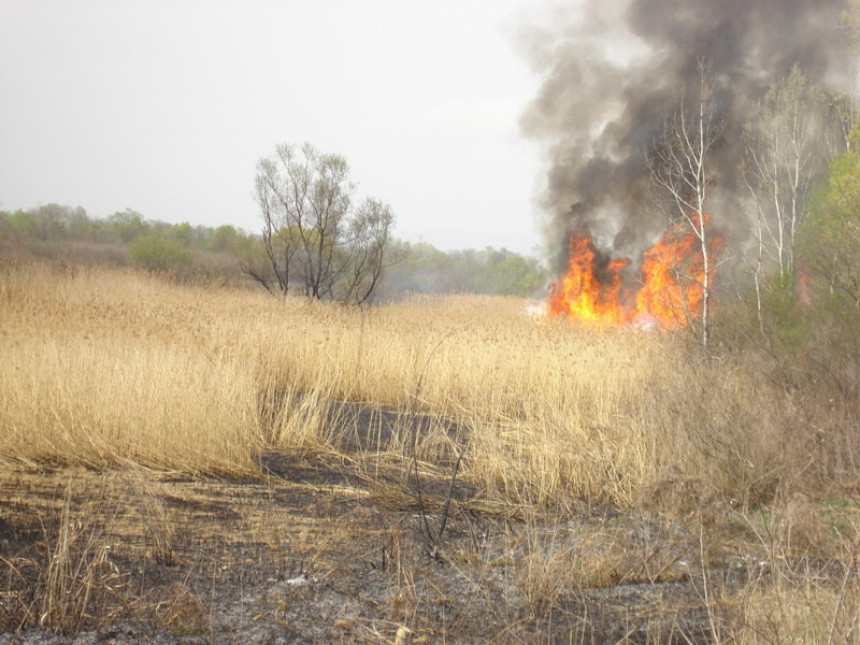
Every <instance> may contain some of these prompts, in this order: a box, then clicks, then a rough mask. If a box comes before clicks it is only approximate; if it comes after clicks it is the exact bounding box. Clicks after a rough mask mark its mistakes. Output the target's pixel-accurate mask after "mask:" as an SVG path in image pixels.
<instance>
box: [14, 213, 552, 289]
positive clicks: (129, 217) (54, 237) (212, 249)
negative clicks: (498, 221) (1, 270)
mask: <svg viewBox="0 0 860 645" xmlns="http://www.w3.org/2000/svg"><path fill="white" fill-rule="evenodd" d="M0 244H6V245H8V248H13V247H14V248H15V249H17V250H18V251H22V252H27V251H30V252H33V253H39V254H42V255H51V256H56V255H57V254H58V253H60V251H62V253H61V254H62V255H63V256H64V257H75V258H80V259H82V260H89V261H95V260H97V259H99V258H102V259H104V258H105V257H110V258H112V259H113V260H115V261H117V262H122V263H127V264H128V265H130V266H134V267H138V268H141V269H146V270H153V271H164V272H169V273H172V274H175V275H179V276H189V277H200V276H202V277H204V278H206V277H210V278H218V279H228V280H230V281H233V282H240V281H244V282H246V281H247V276H248V274H247V272H245V273H243V272H242V267H246V268H252V270H254V271H257V272H260V273H261V274H263V275H265V276H266V277H265V278H264V279H266V280H272V281H273V282H272V283H273V284H274V285H277V278H276V276H275V275H274V271H273V270H272V269H271V268H270V267H267V264H268V262H269V257H268V251H267V249H266V244H265V240H264V235H263V234H260V233H252V232H248V231H245V230H243V229H241V228H238V227H235V226H232V225H229V224H228V225H222V226H217V227H211V226H205V225H196V226H195V225H192V224H190V223H188V222H182V223H180V224H170V223H167V222H163V221H160V220H156V219H148V218H146V217H145V216H144V215H143V214H142V213H140V212H138V211H136V210H133V209H130V208H128V209H125V210H123V211H118V212H116V213H113V214H111V215H108V216H107V217H103V218H98V217H91V216H90V215H88V213H87V211H86V210H85V209H84V208H82V207H80V206H68V205H63V204H54V203H51V204H44V205H41V206H38V207H34V208H29V209H21V210H16V211H3V210H0ZM386 249H387V252H388V254H389V255H388V256H387V257H388V259H390V262H389V263H388V264H386V266H385V271H384V272H383V274H382V275H381V276H379V278H378V283H377V284H376V286H375V288H374V290H373V294H374V300H375V301H376V302H382V301H391V300H397V299H400V298H402V297H404V296H405V295H407V294H409V293H476V294H487V295H504V296H517V297H529V296H533V295H535V294H536V293H539V292H540V290H541V288H542V287H543V285H544V284H545V283H546V281H547V276H546V274H545V271H544V270H543V269H542V268H541V266H540V264H539V262H538V261H537V260H536V259H534V258H531V257H526V256H523V255H520V254H517V253H514V252H512V251H508V250H507V249H494V248H491V247H486V248H484V249H480V250H475V249H466V250H453V251H442V250H440V249H437V248H435V247H434V246H432V245H430V244H427V243H423V242H420V243H410V242H407V241H404V240H400V239H398V238H396V237H391V238H390V239H388V241H387V244H386ZM109 251H110V252H112V254H111V255H108V252H109ZM395 260H396V261H395ZM212 267H214V269H213V268H212ZM267 270H268V271H269V272H270V273H265V272H266V271H267ZM252 279H253V278H252ZM255 282H256V280H255ZM275 288H276V289H277V286H276V287H275ZM294 292H295V293H296V294H300V295H304V290H303V289H299V288H296V289H295V290H294ZM353 301H354V300H353Z"/></svg>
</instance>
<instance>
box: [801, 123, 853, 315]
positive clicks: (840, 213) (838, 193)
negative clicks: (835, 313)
mask: <svg viewBox="0 0 860 645" xmlns="http://www.w3.org/2000/svg"><path fill="white" fill-rule="evenodd" d="M858 136H860V130H858V128H857V127H855V130H854V132H853V133H852V139H855V140H856V139H857V138H858ZM857 147H858V146H857V145H854V146H853V148H852V149H851V150H849V151H848V152H846V153H844V154H842V155H840V156H839V157H837V158H836V159H834V160H833V162H832V163H831V164H830V169H829V171H828V177H827V181H826V183H825V185H824V186H822V187H821V188H820V189H819V190H818V191H816V193H815V194H814V195H813V198H812V201H811V212H810V215H809V217H808V219H807V221H806V222H805V224H804V226H803V227H802V228H801V229H800V233H799V251H800V256H801V259H802V262H803V264H804V265H805V266H806V267H808V268H809V269H811V270H812V271H813V272H815V273H816V274H817V275H819V276H821V277H822V278H824V279H825V280H826V281H827V283H828V286H829V288H830V289H832V290H838V291H842V292H843V293H844V294H846V295H847V296H849V297H850V298H852V299H853V300H854V302H855V303H856V304H857V306H858V307H860V253H858V249H860V154H858V153H857V152H856V150H857Z"/></svg>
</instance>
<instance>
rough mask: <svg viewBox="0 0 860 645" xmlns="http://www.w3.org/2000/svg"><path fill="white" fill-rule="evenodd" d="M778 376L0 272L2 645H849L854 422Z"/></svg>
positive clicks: (611, 339)
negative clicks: (83, 639) (84, 641)
mask: <svg viewBox="0 0 860 645" xmlns="http://www.w3.org/2000/svg"><path fill="white" fill-rule="evenodd" d="M779 370H780V367H779V365H778V364H777V363H776V362H775V361H773V360H772V359H771V357H769V355H768V353H767V352H765V351H755V348H754V347H752V348H751V347H744V348H743V350H740V349H738V348H733V347H721V348H717V350H716V355H715V356H709V357H705V356H703V355H702V354H701V351H700V350H699V349H698V348H697V346H696V345H695V343H690V342H689V339H688V338H687V336H685V335H684V334H683V333H682V332H678V333H673V334H663V333H654V332H651V333H642V332H635V331H632V330H629V329H614V328H613V329H595V328H587V327H582V326H575V325H571V324H568V323H567V322H565V321H564V320H548V319H536V318H534V317H533V316H530V315H528V314H527V313H526V311H525V308H524V304H523V302H522V301H521V300H516V299H510V300H507V299H500V298H481V297H475V296H462V297H444V298H443V297H422V298H415V299H414V300H412V301H410V302H405V303H400V304H394V305H387V306H384V307H379V308H373V309H354V308H349V307H341V306H338V305H332V304H324V303H311V302H307V301H304V300H301V299H292V298H286V299H284V298H274V297H271V296H269V295H267V294H265V293H262V292H255V291H249V290H240V289H235V288H230V287H225V286H220V287H219V286H195V285H183V284H179V283H177V282H175V281H171V280H169V279H167V278H164V277H158V276H155V275H149V274H144V273H138V272H132V271H127V270H122V269H108V268H103V267H97V266H78V265H72V266H69V265H58V264H52V263H49V262H38V261H19V262H9V261H6V262H0V462H2V472H0V477H2V479H0V489H2V495H0V570H2V575H3V577H2V579H0V587H2V588H0V628H2V629H3V630H6V632H7V634H11V635H12V636H10V638H13V639H19V640H8V641H6V640H3V638H4V637H3V636H0V643H5V642H10V643H11V642H34V643H35V642H42V641H40V640H38V639H39V638H43V636H42V635H43V634H44V633H46V632H47V631H54V632H58V633H61V634H67V635H68V636H67V637H68V639H70V640H68V642H72V640H71V639H72V638H73V637H74V635H75V634H76V633H78V632H81V631H82V630H83V631H84V632H85V633H91V632H92V631H93V630H101V631H100V632H98V633H99V634H113V635H112V636H106V637H105V638H106V639H108V641H109V639H110V638H113V639H114V640H113V641H111V642H141V641H144V642H146V641H148V642H197V641H194V640H188V639H189V638H191V639H193V638H197V639H199V640H200V642H335V641H345V642H390V643H399V644H405V643H409V642H414V643H420V642H449V643H452V642H564V643H567V642H605V641H607V640H610V641H612V642H618V641H620V642H625V641H629V642H667V641H675V642H714V641H717V642H742V643H757V642H857V641H858V640H860V622H858V621H860V585H858V580H857V577H856V569H857V557H858V549H860V531H858V529H860V514H858V512H857V510H858V505H857V501H858V500H857V496H856V495H857V489H858V480H857V477H856V474H855V473H856V472H857V471H856V468H855V461H854V458H855V455H857V454H860V453H858V440H857V437H855V436H854V432H853V430H854V429H856V428H855V426H854V418H853V417H851V416H850V415H847V413H846V408H845V407H844V406H843V405H842V402H841V401H840V400H839V399H838V397H834V396H833V395H832V394H831V393H828V392H826V391H799V390H798V389H797V388H791V387H787V386H786V384H785V382H784V381H783V380H781V379H780V377H779V374H780V372H779ZM369 572H371V573H369ZM216 589H217V591H216ZM237 603H238V604H237ZM236 607H241V608H242V609H241V611H239V610H237V609H236ZM231 608H232V609H231ZM225 612H226V613H225ZM231 612H232V613H231ZM228 614H229V616H231V617H232V618H230V617H227V618H225V616H227V615H228ZM311 615H313V616H317V615H318V616H319V619H318V620H311V619H310V618H309V616H311ZM113 624H123V625H126V626H127V627H125V628H124V629H126V630H127V631H128V630H130V631H128V634H131V635H127V636H126V638H127V641H126V640H122V639H123V638H124V637H123V636H122V634H120V635H117V633H118V632H117V633H115V631H116V630H114V631H110V629H109V626H110V625H113ZM128 625H131V627H128ZM39 628H41V629H39ZM28 630H29V631H28ZM33 630H36V631H33ZM87 630H89V632H88V631H87ZM105 630H107V631H105ZM142 630H144V631H145V630H150V631H145V633H146V634H147V636H145V637H142V636H141V635H140V634H141V633H144V631H142ZM267 630H268V631H267ZM37 634H39V635H37ZM243 634H244V636H243ZM94 638H95V637H94ZM99 638H101V636H99ZM134 638H136V639H137V640H134ZM27 639H29V640H27ZM159 639H161V640H159ZM182 639H186V640H182ZM255 639H257V640H255ZM278 639H281V640H278ZM52 642H53V641H52ZM59 642H66V641H59ZM106 642H107V641H106Z"/></svg>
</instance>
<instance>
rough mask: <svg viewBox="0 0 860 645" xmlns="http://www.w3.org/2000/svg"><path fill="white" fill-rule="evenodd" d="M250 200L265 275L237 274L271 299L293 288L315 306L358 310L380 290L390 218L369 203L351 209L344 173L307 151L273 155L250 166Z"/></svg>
mask: <svg viewBox="0 0 860 645" xmlns="http://www.w3.org/2000/svg"><path fill="white" fill-rule="evenodd" d="M255 188H256V195H255V196H256V199H257V203H258V204H259V206H260V212H261V214H262V217H263V232H262V237H263V245H264V247H265V252H266V257H267V259H268V264H269V266H270V268H271V272H272V273H273V274H274V276H275V281H276V282H277V287H275V285H274V284H273V283H272V281H271V280H270V279H269V277H268V275H269V274H268V272H264V271H262V270H261V269H260V268H259V267H256V268H252V267H250V266H246V267H244V268H245V270H246V272H247V273H249V274H250V275H251V276H252V277H254V278H255V279H256V280H257V281H258V282H260V283H261V284H262V285H263V286H264V287H266V288H267V289H269V290H270V291H274V290H275V288H277V289H278V290H279V291H280V292H281V293H284V294H286V293H288V291H289V290H290V289H293V288H296V289H298V290H299V291H300V292H301V293H303V294H304V295H305V296H308V297H311V298H316V299H339V300H342V301H344V302H356V303H358V304H362V303H365V302H367V301H369V300H370V299H371V296H372V294H373V292H374V290H375V288H376V287H377V285H378V284H379V279H380V277H381V275H382V272H383V270H384V268H385V266H386V265H385V259H386V258H385V251H386V248H387V246H388V242H389V240H390V237H391V229H392V227H393V224H394V217H393V215H392V213H391V209H390V207H389V206H388V205H386V204H384V203H382V202H380V201H378V200H374V199H370V198H368V199H367V200H365V202H363V203H362V204H361V205H360V206H359V207H358V208H354V206H353V194H354V192H355V185H354V184H353V183H352V182H351V181H350V176H349V165H348V164H347V162H346V160H345V159H344V158H343V157H341V156H338V155H333V154H323V153H320V152H319V151H318V150H317V149H316V148H314V147H313V146H312V145H310V144H307V143H306V144H304V145H303V146H302V147H301V148H299V149H297V148H296V147H295V146H293V145H288V144H282V145H279V146H277V147H276V149H275V155H274V156H273V157H266V158H263V159H261V160H260V161H259V162H258V164H257V175H256V180H255Z"/></svg>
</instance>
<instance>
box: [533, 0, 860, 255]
mask: <svg viewBox="0 0 860 645" xmlns="http://www.w3.org/2000/svg"><path fill="white" fill-rule="evenodd" d="M848 4H849V2H848V0H719V1H717V0H624V1H616V0H612V1H611V2H610V1H609V0H580V2H575V3H573V4H570V3H569V4H568V5H567V6H566V7H561V6H556V7H554V8H553V10H552V11H551V13H550V14H549V15H546V14H545V15H543V16H542V18H543V20H539V21H536V22H535V21H532V22H531V24H530V26H529V27H528V28H525V29H523V30H522V32H521V34H520V35H521V38H522V43H523V45H524V48H525V51H526V54H527V57H528V60H529V62H530V63H531V65H532V67H533V69H534V71H535V72H536V73H538V74H539V75H540V77H541V78H542V82H541V85H540V89H539V92H538V95H537V96H536V98H535V99H534V100H533V101H532V102H531V104H530V105H529V106H528V108H527V110H526V112H525V113H524V114H523V116H522V118H521V128H522V130H523V132H524V134H525V135H526V136H527V137H528V138H530V139H532V140H534V141H537V142H538V143H539V144H541V146H542V148H543V150H544V152H545V155H546V161H547V166H548V167H547V172H546V177H545V183H544V186H543V187H542V190H541V196H540V201H541V204H540V205H541V207H542V209H543V210H544V212H545V213H546V214H547V217H548V220H547V222H546V227H545V229H546V230H545V234H546V236H547V239H548V241H549V243H550V245H551V251H553V252H555V253H556V254H557V256H556V260H557V261H558V262H559V263H560V262H561V261H563V259H566V257H565V256H566V248H567V239H568V237H569V236H570V235H571V234H573V233H576V232H583V231H585V232H588V233H589V234H590V235H591V236H592V237H593V238H594V240H595V243H596V244H597V246H598V247H599V248H601V249H604V250H609V249H612V250H613V251H615V252H616V253H620V254H624V255H628V256H637V255H638V254H640V253H641V251H642V249H643V248H645V247H647V246H650V244H651V243H653V242H654V241H655V239H656V238H657V237H658V235H659V233H660V232H661V231H662V230H663V229H664V228H665V225H666V220H665V216H663V215H661V214H659V213H658V212H657V211H656V210H655V209H654V208H653V206H652V200H651V199H650V198H649V191H650V186H651V182H650V178H649V174H648V170H647V168H646V166H645V155H644V152H645V150H646V148H647V147H648V146H649V145H650V144H651V143H652V142H653V141H654V140H655V138H657V136H658V135H659V134H660V132H661V130H662V127H663V123H664V119H665V118H666V117H667V116H668V115H671V113H672V112H673V110H675V109H676V108H677V106H678V104H679V100H680V96H681V94H682V92H683V90H684V88H685V87H693V86H694V85H695V83H696V81H697V79H698V67H697V65H698V59H699V58H704V59H705V60H706V61H707V62H708V63H709V64H710V68H711V72H712V73H713V75H714V78H715V79H716V82H717V86H718V90H719V100H718V109H719V111H720V112H719V116H720V117H721V118H722V119H724V120H725V123H726V130H725V133H724V136H723V138H722V141H721V143H720V146H719V148H718V149H717V150H716V151H715V156H714V159H713V162H712V168H714V169H715V170H714V176H713V177H712V179H713V180H714V183H715V186H716V187H717V188H716V193H714V196H715V198H716V200H715V203H718V204H719V206H720V210H721V211H722V212H720V213H714V217H713V220H712V221H713V223H714V225H715V226H717V227H720V228H723V230H724V231H727V232H729V233H731V232H732V230H733V229H740V228H745V227H746V226H747V221H748V219H747V216H746V215H745V214H743V211H744V208H743V206H742V204H741V200H742V199H743V195H742V193H743V192H744V188H743V186H742V184H741V178H740V177H739V167H740V163H741V159H742V157H743V141H742V139H741V136H740V133H741V128H742V127H743V125H744V123H745V122H747V121H748V120H749V118H750V117H751V116H752V114H753V112H754V110H755V109H756V103H757V101H759V100H760V99H762V98H763V97H764V95H765V93H766V92H767V89H768V87H769V86H770V85H771V83H772V82H773V81H774V80H776V79H777V78H779V77H780V76H784V75H785V74H787V73H789V72H790V70H791V68H792V66H793V65H795V64H799V65H800V66H801V68H802V69H803V71H804V72H805V73H806V75H807V77H808V78H809V79H811V80H813V81H818V82H822V83H825V84H827V85H829V86H830V87H833V88H840V87H842V88H845V87H849V86H850V79H849V78H848V77H849V75H850V74H849V72H850V70H851V67H852V66H851V65H850V64H848V62H847V61H849V60H850V59H851V58H852V57H853V54H852V51H851V47H850V43H849V42H848V37H847V36H846V34H845V33H844V31H843V29H842V27H841V26H840V17H841V15H842V13H843V12H844V11H845V10H846V9H847V8H848Z"/></svg>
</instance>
